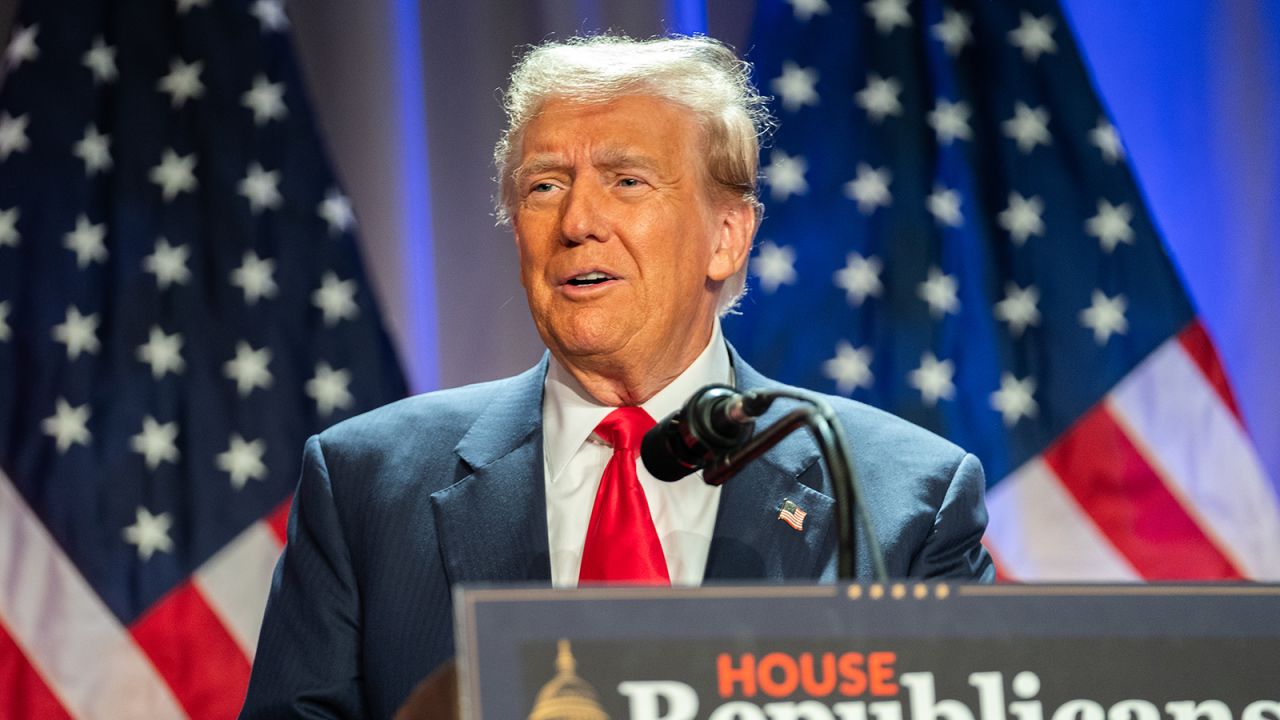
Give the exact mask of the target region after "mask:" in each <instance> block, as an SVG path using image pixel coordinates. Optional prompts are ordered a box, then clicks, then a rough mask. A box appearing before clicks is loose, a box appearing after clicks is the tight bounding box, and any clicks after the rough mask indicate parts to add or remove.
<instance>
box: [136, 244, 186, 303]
mask: <svg viewBox="0 0 1280 720" xmlns="http://www.w3.org/2000/svg"><path fill="white" fill-rule="evenodd" d="M189 257H191V249H190V248H188V247H187V246H186V245H178V246H177V247H173V246H170V245H169V241H168V240H165V239H164V238H160V239H158V240H156V249H155V251H154V252H152V253H151V254H150V255H148V256H146V257H144V258H142V269H143V270H145V271H146V272H149V273H151V274H153V275H155V276H156V285H158V286H159V287H160V289H161V290H167V289H168V288H169V286H170V285H186V284H187V281H188V280H190V279H191V271H190V270H187V258H189Z"/></svg>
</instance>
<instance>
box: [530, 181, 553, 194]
mask: <svg viewBox="0 0 1280 720" xmlns="http://www.w3.org/2000/svg"><path fill="white" fill-rule="evenodd" d="M555 189H556V186H555V184H554V183H549V182H540V183H534V185H533V187H531V188H529V192H535V193H545V192H551V191H552V190H555Z"/></svg>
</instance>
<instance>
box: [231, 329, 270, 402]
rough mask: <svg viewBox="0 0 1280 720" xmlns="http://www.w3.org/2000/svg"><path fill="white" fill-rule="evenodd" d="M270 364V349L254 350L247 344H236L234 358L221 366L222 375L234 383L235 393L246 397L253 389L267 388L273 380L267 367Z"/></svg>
mask: <svg viewBox="0 0 1280 720" xmlns="http://www.w3.org/2000/svg"><path fill="white" fill-rule="evenodd" d="M270 363H271V348H268V347H263V348H259V349H258V350H254V349H253V348H252V347H251V346H250V345H249V343H247V342H244V341H243V340H241V341H240V342H238V343H236V356H235V359H233V360H228V361H227V362H226V364H225V365H223V366H222V367H223V374H224V375H226V377H227V378H228V379H231V380H235V381H236V392H238V393H240V397H247V396H248V395H249V393H251V392H253V391H254V389H255V388H263V389H266V388H269V387H271V383H272V382H273V381H274V378H272V377H271V371H270V370H268V369H267V365H268V364H270Z"/></svg>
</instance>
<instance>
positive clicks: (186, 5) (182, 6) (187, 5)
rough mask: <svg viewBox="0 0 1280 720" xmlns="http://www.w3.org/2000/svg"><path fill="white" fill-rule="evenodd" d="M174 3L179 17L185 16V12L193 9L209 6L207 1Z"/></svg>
mask: <svg viewBox="0 0 1280 720" xmlns="http://www.w3.org/2000/svg"><path fill="white" fill-rule="evenodd" d="M176 2H177V4H178V14H179V15H186V14H187V11H188V10H190V9H191V8H193V7H205V6H206V5H208V4H209V0H176Z"/></svg>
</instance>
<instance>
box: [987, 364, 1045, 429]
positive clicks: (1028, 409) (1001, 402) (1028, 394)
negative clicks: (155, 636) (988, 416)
mask: <svg viewBox="0 0 1280 720" xmlns="http://www.w3.org/2000/svg"><path fill="white" fill-rule="evenodd" d="M1035 392H1036V381H1035V380H1034V379H1032V378H1030V377H1026V378H1023V379H1021V380H1019V379H1018V378H1016V377H1014V375H1013V373H1010V372H1006V373H1001V375H1000V389H999V390H997V391H995V392H993V393H991V407H992V408H993V409H995V410H998V411H1000V415H1001V416H1003V418H1004V424H1005V427H1013V426H1014V425H1017V424H1018V421H1019V420H1020V419H1022V418H1024V417H1027V418H1033V417H1035V416H1036V413H1037V412H1038V411H1039V409H1040V408H1039V405H1038V404H1037V403H1036V400H1035V397H1034V395H1035Z"/></svg>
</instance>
